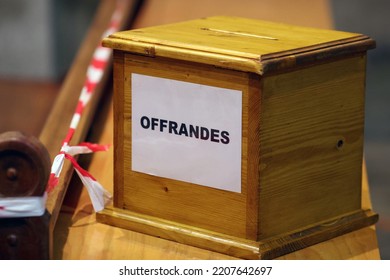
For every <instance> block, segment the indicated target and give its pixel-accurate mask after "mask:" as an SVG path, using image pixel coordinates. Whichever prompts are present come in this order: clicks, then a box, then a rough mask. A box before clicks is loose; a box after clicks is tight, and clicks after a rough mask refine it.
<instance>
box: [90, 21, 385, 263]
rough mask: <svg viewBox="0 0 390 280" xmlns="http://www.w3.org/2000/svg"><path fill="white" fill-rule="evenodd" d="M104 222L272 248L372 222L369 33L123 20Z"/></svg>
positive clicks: (269, 253)
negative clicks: (367, 141)
mask: <svg viewBox="0 0 390 280" xmlns="http://www.w3.org/2000/svg"><path fill="white" fill-rule="evenodd" d="M103 44H104V46H106V47H110V48H113V49H114V114H115V124H114V135H115V139H114V205H113V207H109V208H106V209H105V210H104V211H102V212H101V213H98V220H99V221H101V222H104V223H108V224H111V225H115V226H119V227H124V228H127V229H131V230H135V231H139V232H143V233H146V234H151V235H154V236H158V237H162V238H166V239H169V240H173V241H177V242H181V243H185V244H189V245H193V246H197V247H201V248H206V249H209V250H213V251H218V252H222V253H225V254H229V255H233V256H236V257H241V258H250V259H253V258H254V259H267V258H275V257H277V256H280V255H283V254H286V253H288V252H292V251H294V250H298V249H301V248H304V247H306V246H310V245H312V244H315V243H318V242H321V241H324V240H327V239H330V238H333V237H335V236H338V235H341V234H344V233H346V232H350V231H353V230H356V229H358V228H362V227H365V226H368V225H371V224H374V223H375V222H376V221H377V219H378V216H377V214H375V213H373V212H372V211H371V210H370V209H362V206H361V197H362V194H361V181H362V159H363V132H364V93H365V68H366V51H367V50H368V49H370V48H373V47H374V46H375V42H374V41H373V40H372V39H370V38H369V37H367V36H364V35H361V34H353V33H347V32H339V31H331V30H321V29H314V28H307V27H299V26H290V25H285V24H279V23H272V22H265V21H259V20H253V19H245V18H235V17H210V18H203V19H199V20H193V21H187V22H181V23H175V24H169V25H164V26H157V27H149V28H143V29H136V30H130V31H123V32H118V33H115V34H112V35H110V36H109V37H108V38H106V39H104V41H103Z"/></svg>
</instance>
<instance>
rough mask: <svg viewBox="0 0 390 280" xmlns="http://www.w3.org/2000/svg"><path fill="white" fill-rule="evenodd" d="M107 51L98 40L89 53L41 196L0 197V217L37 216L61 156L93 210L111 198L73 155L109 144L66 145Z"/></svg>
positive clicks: (115, 24)
mask: <svg viewBox="0 0 390 280" xmlns="http://www.w3.org/2000/svg"><path fill="white" fill-rule="evenodd" d="M118 3H119V1H118ZM123 12H124V11H123V10H122V9H121V5H117V8H116V10H115V12H114V13H113V15H112V17H111V20H110V25H109V27H108V28H107V29H106V30H105V32H104V33H103V35H102V38H104V37H107V36H108V35H109V34H112V33H114V32H116V31H118V29H119V25H120V21H121V18H122V17H123ZM111 53H112V50H111V49H109V48H105V47H103V46H101V45H100V44H99V46H98V47H97V48H96V50H95V52H94V54H93V57H92V60H91V63H90V65H89V67H88V70H87V75H86V80H85V83H84V86H83V88H82V90H81V93H80V96H79V100H78V103H77V106H76V109H75V112H74V114H73V118H72V120H71V122H70V126H69V130H68V133H67V135H66V137H65V139H64V140H63V142H62V147H61V150H60V152H59V153H58V155H57V156H56V157H55V158H54V160H53V164H52V167H51V174H50V178H49V182H48V185H47V188H46V192H45V194H44V195H43V196H42V197H18V198H1V197H0V217H1V218H5V217H29V216H30V217H33V216H41V215H42V214H43V213H44V211H45V206H46V198H47V193H49V192H51V191H52V190H53V189H54V188H55V186H56V185H57V184H58V180H59V177H60V174H61V171H62V167H63V165H64V161H65V159H67V160H69V161H70V162H71V163H72V165H73V167H74V169H75V171H76V173H77V174H78V176H79V177H80V179H81V181H82V182H83V184H84V185H85V187H86V188H87V190H88V194H89V196H90V198H91V202H92V205H93V208H94V210H95V211H96V212H98V211H101V210H102V209H103V208H104V206H105V204H106V203H107V202H108V201H109V200H110V199H111V194H110V193H109V192H107V191H106V190H105V189H104V188H103V186H102V185H101V184H100V183H99V182H97V181H96V179H95V178H94V177H93V176H92V175H91V174H90V173H89V172H88V171H86V170H85V169H83V168H82V167H81V166H80V165H79V164H78V163H77V161H76V159H75V158H74V156H75V155H79V154H87V153H93V152H97V151H107V150H108V148H109V146H108V145H97V144H92V143H81V144H79V145H77V146H69V143H70V141H71V140H72V137H73V134H74V132H75V130H76V129H77V126H78V124H79V122H80V119H81V116H82V114H83V111H84V109H85V107H86V105H87V104H88V102H89V101H90V99H91V98H92V96H93V93H94V90H95V88H96V86H97V85H98V84H99V82H100V81H101V79H102V77H103V73H104V69H105V67H106V65H107V63H108V61H109V59H110V57H111Z"/></svg>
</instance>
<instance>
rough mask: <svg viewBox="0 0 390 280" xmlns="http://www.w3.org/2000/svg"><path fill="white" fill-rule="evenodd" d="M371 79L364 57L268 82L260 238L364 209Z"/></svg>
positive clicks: (263, 119)
mask: <svg viewBox="0 0 390 280" xmlns="http://www.w3.org/2000/svg"><path fill="white" fill-rule="evenodd" d="M302 77H304V78H302ZM364 81H365V57H364V56H362V57H361V56H357V57H354V58H349V59H344V60H340V61H336V62H330V63H327V64H321V65H319V66H313V67H310V68H304V69H300V70H297V71H292V72H289V73H285V74H279V75H273V76H270V77H266V78H264V89H263V92H262V93H263V95H262V115H261V124H260V130H261V132H260V153H261V156H260V166H261V167H260V171H259V172H260V174H261V175H260V188H261V192H260V202H259V207H260V217H261V220H260V223H261V230H260V231H261V233H260V236H259V239H260V240H262V239H264V238H269V237H272V236H276V235H279V234H282V233H283V232H288V231H290V230H295V229H298V228H301V227H306V225H309V224H310V223H318V221H322V220H327V219H330V218H332V217H336V216H339V215H342V214H343V213H349V212H352V211H356V210H358V209H360V207H361V193H360V188H361V178H362V176H361V166H362V157H363V126H364ZM339 141H342V142H340V145H341V143H342V147H338V146H337V145H338V142H339ZM302 205H305V207H302ZM275 217H282V220H281V221H280V220H279V221H277V220H276V219H275Z"/></svg>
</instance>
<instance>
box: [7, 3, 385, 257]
mask: <svg viewBox="0 0 390 280" xmlns="http://www.w3.org/2000/svg"><path fill="white" fill-rule="evenodd" d="M106 1H108V0H106ZM134 2H142V8H141V10H140V12H139V14H138V15H137V18H136V21H135V26H136V27H143V26H147V25H154V24H159V23H166V22H170V20H171V19H172V20H173V21H177V20H184V19H192V18H198V17H200V15H201V16H209V15H222V14H226V15H237V16H246V17H252V18H261V19H265V20H274V21H280V22H285V23H290V24H299V25H305V26H313V27H322V28H334V29H338V30H343V31H350V32H356V33H363V34H366V35H369V36H371V37H372V38H374V39H375V40H376V42H377V48H376V49H375V50H371V51H369V54H368V66H367V80H366V84H367V90H366V134H365V159H366V163H367V169H368V179H369V183H370V190H371V199H372V204H373V208H374V210H375V211H376V212H378V213H379V214H380V220H379V222H378V224H377V225H376V227H377V236H378V242H379V248H380V253H381V258H382V259H390V189H389V188H388V184H389V182H390V172H389V171H388V169H389V166H390V126H389V123H390V109H389V107H390V94H389V93H390V31H389V30H390V29H389V26H390V1H388V0H370V1H367V0H329V1H325V0H296V1H288V0H240V1H239V3H240V6H239V7H240V8H239V9H237V4H236V5H234V7H233V6H232V5H230V6H229V3H233V2H235V3H237V2H238V1H234V0H231V1H228V0H226V1H224V0H213V1H210V0H207V1H205V0H197V1H191V0H148V1H147V0H145V1H134ZM98 4H99V1H97V0H84V1H77V0H34V1H30V0H0V133H1V132H3V131H7V130H22V131H24V132H26V133H28V134H32V135H39V132H40V130H41V128H42V126H43V123H44V121H45V118H46V117H47V115H48V113H49V111H50V108H51V106H52V104H53V102H54V100H55V98H56V95H57V93H58V91H59V89H60V87H61V82H62V80H63V79H64V77H65V75H66V73H67V70H68V69H69V67H70V66H71V64H72V61H73V58H74V56H75V53H76V52H77V50H78V48H79V45H80V43H81V40H82V39H83V36H84V35H85V32H86V30H87V28H88V26H89V24H90V23H91V20H92V19H93V15H94V13H95V10H96V7H97V6H98ZM138 4H139V3H138ZM153 7H155V8H153ZM230 7H232V8H230ZM254 7H255V8H254ZM259 7H260V9H259Z"/></svg>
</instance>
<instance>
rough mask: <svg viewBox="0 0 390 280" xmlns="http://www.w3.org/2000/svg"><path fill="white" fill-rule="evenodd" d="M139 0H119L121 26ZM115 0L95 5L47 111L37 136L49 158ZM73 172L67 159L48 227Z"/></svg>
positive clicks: (86, 119) (85, 120) (83, 124)
mask: <svg viewBox="0 0 390 280" xmlns="http://www.w3.org/2000/svg"><path fill="white" fill-rule="evenodd" d="M138 2H139V1H131V0H129V1H125V0H124V1H119V2H118V4H119V5H121V6H122V9H124V10H126V11H128V12H126V13H124V14H125V16H124V17H123V19H122V20H121V23H120V26H121V28H123V27H125V26H128V22H129V20H130V19H131V18H132V17H133V16H134V14H133V13H134V11H135V10H134V9H136V8H137V5H138V4H139V3H138ZM115 6H116V2H115V1H102V2H101V3H100V5H99V7H98V9H97V12H96V16H95V18H94V20H93V22H92V24H91V27H90V28H89V30H88V32H87V35H86V36H85V39H84V41H83V43H82V45H81V47H80V50H79V52H78V53H77V55H76V58H75V60H74V62H73V65H72V66H71V69H70V70H69V72H68V75H67V77H66V79H65V81H64V83H63V85H62V87H61V90H60V92H59V95H58V97H57V100H56V102H55V104H54V106H53V108H52V110H51V113H50V114H49V116H48V118H47V121H46V123H45V126H44V127H43V129H42V132H41V134H40V136H39V139H40V141H41V142H42V143H43V144H44V145H45V146H46V148H47V149H48V151H49V154H50V157H51V159H54V157H55V156H56V154H57V153H58V152H59V151H60V148H61V145H62V141H63V139H64V137H65V135H66V134H67V132H68V128H69V125H70V121H71V119H72V116H73V113H74V111H75V108H76V105H77V101H78V98H79V95H80V92H81V89H82V87H83V85H84V82H85V78H86V72H87V68H88V66H89V63H90V61H91V58H92V55H93V52H94V51H95V49H96V47H97V46H98V44H100V42H101V38H102V35H103V32H104V31H105V30H106V29H107V27H108V24H109V22H110V19H111V15H112V13H113V11H114V9H115ZM110 77H111V71H110V67H107V68H106V69H105V71H104V76H103V79H102V81H101V83H100V84H99V85H98V86H97V88H96V90H95V93H94V98H92V100H91V102H90V103H89V105H88V106H87V108H85V110H84V113H83V117H82V118H81V120H80V123H79V126H78V129H77V130H76V132H75V134H74V136H73V139H72V142H71V144H78V143H80V142H82V141H83V140H84V139H85V137H86V135H87V132H88V130H89V128H90V124H91V121H92V117H93V116H94V114H95V111H96V108H97V105H98V103H99V100H100V97H101V96H102V94H103V89H104V88H105V86H106V84H107V81H108V80H109V78H110ZM72 174H73V168H72V166H71V165H70V164H69V163H68V162H66V163H65V165H64V168H63V171H62V175H61V178H60V181H59V184H58V186H57V187H56V188H55V189H54V191H52V192H51V193H50V194H49V196H48V200H47V204H46V207H47V210H48V212H49V213H50V214H51V222H50V228H51V231H52V230H53V228H54V225H55V223H56V220H57V217H58V214H59V211H60V209H61V205H62V201H63V199H64V196H65V193H66V190H67V187H68V184H69V182H70V179H71V177H72Z"/></svg>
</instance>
